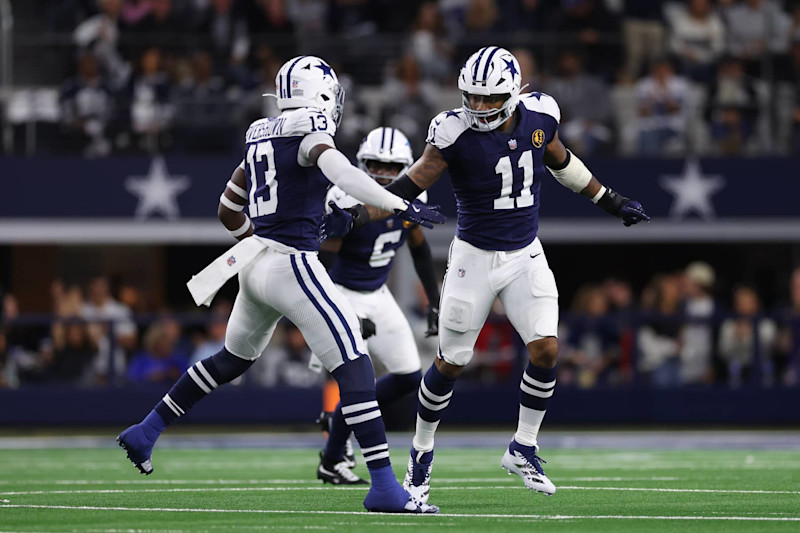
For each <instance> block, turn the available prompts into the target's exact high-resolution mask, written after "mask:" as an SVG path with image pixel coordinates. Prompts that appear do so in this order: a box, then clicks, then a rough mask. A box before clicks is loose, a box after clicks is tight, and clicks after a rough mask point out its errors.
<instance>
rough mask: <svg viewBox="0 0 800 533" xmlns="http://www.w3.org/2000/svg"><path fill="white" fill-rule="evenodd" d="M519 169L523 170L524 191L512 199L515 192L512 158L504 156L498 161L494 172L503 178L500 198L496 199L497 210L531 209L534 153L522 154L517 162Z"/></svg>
mask: <svg viewBox="0 0 800 533" xmlns="http://www.w3.org/2000/svg"><path fill="white" fill-rule="evenodd" d="M517 167H519V168H521V169H522V190H521V191H520V193H519V196H517V197H516V198H511V193H512V192H513V190H514V171H513V169H512V167H511V158H510V157H509V156H503V157H501V158H500V160H499V161H497V165H496V166H495V167H494V171H495V172H496V173H498V174H500V176H501V177H502V180H503V182H502V185H501V188H500V198H495V199H494V208H495V209H514V208H515V207H530V206H532V205H533V191H531V187H532V186H533V152H532V151H531V150H526V151H524V152H522V154H521V155H520V158H519V162H517Z"/></svg>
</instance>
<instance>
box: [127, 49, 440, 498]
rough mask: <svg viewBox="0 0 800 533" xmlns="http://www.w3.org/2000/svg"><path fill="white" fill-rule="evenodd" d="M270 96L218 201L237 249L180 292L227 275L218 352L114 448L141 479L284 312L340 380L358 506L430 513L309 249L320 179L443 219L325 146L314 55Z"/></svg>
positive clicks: (331, 107) (292, 68)
mask: <svg viewBox="0 0 800 533" xmlns="http://www.w3.org/2000/svg"><path fill="white" fill-rule="evenodd" d="M276 92H277V93H278V94H277V97H278V107H279V109H281V111H282V113H281V114H280V115H279V116H278V117H274V118H266V119H261V120H257V121H255V122H254V123H253V124H251V125H250V128H249V129H248V130H247V134H246V146H245V158H244V161H243V162H242V164H241V165H240V166H239V168H237V169H236V170H235V171H234V172H233V175H232V177H231V180H230V181H229V182H228V184H227V187H226V190H225V191H224V192H223V194H222V196H220V206H219V210H218V215H219V218H220V220H221V221H222V223H223V224H224V225H225V227H226V228H227V229H228V230H229V231H230V232H231V234H232V235H233V236H234V237H236V238H237V239H242V240H241V242H240V243H239V244H237V245H236V246H234V247H233V248H231V249H230V250H229V251H228V252H226V253H225V254H223V255H222V256H220V258H218V259H217V260H215V261H214V262H213V263H212V264H211V265H209V266H208V267H207V268H206V269H204V270H203V272H201V273H200V274H198V276H196V277H195V278H193V280H192V281H191V282H190V283H189V286H190V290H192V295H193V296H194V297H195V301H197V302H203V303H208V302H210V299H211V298H213V294H214V293H215V292H216V290H218V289H219V287H221V285H222V284H224V282H225V281H226V280H227V279H228V278H229V277H231V276H232V275H233V273H234V272H237V271H238V274H239V286H240V288H239V294H238V295H237V297H236V302H235V304H234V307H233V311H232V313H231V317H230V320H229V322H228V328H227V334H226V338H225V347H224V348H223V349H222V350H221V351H220V352H218V353H217V354H215V355H213V356H211V357H209V358H207V359H204V360H203V361H200V362H198V363H196V364H195V365H193V366H191V367H190V368H189V370H187V372H186V373H185V374H184V375H183V376H182V377H181V378H180V379H179V380H178V382H177V383H176V384H175V385H174V386H173V387H172V388H171V389H170V391H169V393H168V394H166V395H165V396H164V397H163V399H162V401H160V402H159V403H158V405H156V407H155V408H154V409H153V411H151V413H150V414H149V415H148V416H147V417H146V418H145V419H144V420H143V421H142V422H141V423H139V424H135V425H133V426H131V427H129V428H128V429H126V430H125V431H123V432H122V433H121V434H120V435H119V437H118V442H119V444H120V445H121V446H122V447H123V448H125V449H126V450H127V452H128V458H129V459H130V460H131V461H132V462H133V463H134V465H136V466H137V467H138V468H139V469H140V471H141V472H143V473H146V474H149V473H150V472H152V470H153V468H152V465H151V462H150V457H151V453H152V448H153V445H154V444H155V441H156V439H157V438H158V436H159V435H160V434H161V432H162V431H163V430H164V429H165V427H166V426H167V425H168V424H170V423H172V422H174V421H175V420H177V419H178V418H179V417H180V416H181V415H183V414H185V413H186V412H188V411H189V409H190V408H191V407H192V406H193V405H194V404H195V403H196V402H197V401H199V400H201V399H202V398H204V397H205V396H206V395H207V394H208V393H210V392H211V391H212V390H214V389H216V388H217V387H218V386H220V385H222V384H223V383H227V382H229V381H231V380H233V379H235V378H236V377H238V376H239V375H241V374H242V373H243V372H244V371H246V370H247V369H248V368H249V367H250V366H251V365H252V363H253V361H254V360H255V359H256V358H258V357H259V356H260V355H261V353H262V352H263V350H264V348H265V347H266V345H267V343H268V342H269V339H270V337H271V336H272V333H273V331H274V330H275V326H276V324H277V323H278V320H279V319H280V318H281V316H284V315H285V316H286V317H287V318H289V319H290V320H291V321H292V322H293V323H294V324H295V325H297V327H298V328H299V329H300V331H301V332H302V333H303V336H304V337H305V339H306V342H307V343H308V345H309V347H311V348H312V349H313V351H314V353H316V354H317V356H318V357H319V358H320V360H321V361H322V363H323V364H324V365H325V367H326V368H327V369H328V371H329V372H331V374H332V375H333V376H334V377H335V378H336V380H337V381H338V383H339V388H340V390H341V398H342V411H343V412H344V413H345V415H346V418H345V422H346V423H347V425H348V426H349V427H350V429H352V430H353V432H354V433H355V436H356V439H358V441H359V443H360V445H361V449H362V451H363V452H364V458H365V460H366V463H367V466H368V467H369V471H370V475H371V477H372V487H371V488H370V491H369V493H368V494H367V497H366V499H365V500H364V506H365V507H366V508H367V509H369V510H371V511H389V512H438V509H437V508H436V507H434V506H428V505H426V504H420V503H417V502H415V501H413V500H412V499H411V498H410V497H409V495H408V493H407V492H406V491H405V490H403V488H402V487H401V486H400V485H399V484H398V483H397V480H396V479H395V477H394V473H393V472H392V469H391V465H390V463H389V450H388V444H387V442H386V434H385V430H384V426H383V419H382V418H381V412H380V409H379V408H378V403H377V402H376V401H375V376H374V372H373V369H372V364H371V362H370V360H369V357H366V356H365V354H366V348H365V346H364V342H363V340H362V339H361V332H360V330H359V324H358V320H357V318H356V315H355V313H354V312H353V309H352V307H351V306H350V304H349V303H348V301H347V299H346V298H345V297H344V296H343V295H342V294H341V293H340V292H339V291H338V289H336V287H335V286H334V285H333V282H331V280H330V278H329V277H328V274H327V272H326V271H325V269H324V268H323V266H322V265H321V264H320V262H319V260H318V259H317V250H318V247H319V241H318V232H319V226H320V221H321V219H322V216H323V207H324V199H325V195H326V192H327V190H328V187H329V185H330V182H333V183H334V184H336V185H338V186H339V187H341V188H342V189H343V190H345V191H347V192H348V193H350V194H352V195H353V196H355V197H356V198H360V199H361V200H364V201H368V202H377V205H381V207H382V208H383V209H388V210H391V211H394V212H395V213H398V214H399V216H400V217H401V218H402V219H404V220H408V221H410V222H412V223H422V224H427V225H429V226H430V222H429V221H431V220H434V221H438V222H441V221H443V217H442V216H441V215H440V214H438V213H437V212H436V211H435V210H432V209H429V208H428V207H426V206H425V205H424V204H421V203H419V202H413V203H409V202H406V201H404V200H402V199H400V198H398V197H397V196H395V195H393V194H391V193H389V192H388V191H386V190H385V189H383V188H382V187H381V186H380V185H378V184H377V183H375V181H374V180H372V179H371V178H370V177H369V176H367V175H366V174H364V172H362V171H361V170H359V169H357V168H356V167H354V166H353V165H351V164H350V161H349V160H348V159H347V158H346V157H345V156H344V155H343V154H342V153H341V152H339V151H338V150H336V149H335V145H334V142H333V135H334V134H335V132H336V127H337V125H338V123H339V119H340V118H341V113H342V104H343V102H344V92H343V90H342V88H341V86H340V85H339V83H338V80H337V78H336V74H335V73H334V72H333V70H332V69H331V67H330V66H329V65H328V64H327V63H326V62H325V61H323V60H321V59H319V58H317V57H313V56H301V57H297V58H294V59H292V60H290V61H289V62H287V63H286V64H284V65H283V67H282V68H281V69H280V71H279V72H278V76H277V79H276ZM329 180H330V182H329ZM245 208H247V214H245V212H244V210H245ZM248 215H249V216H248ZM251 221H252V222H251ZM251 235H252V236H251ZM264 408H265V409H269V408H270V406H264ZM198 466H199V467H201V468H202V465H198Z"/></svg>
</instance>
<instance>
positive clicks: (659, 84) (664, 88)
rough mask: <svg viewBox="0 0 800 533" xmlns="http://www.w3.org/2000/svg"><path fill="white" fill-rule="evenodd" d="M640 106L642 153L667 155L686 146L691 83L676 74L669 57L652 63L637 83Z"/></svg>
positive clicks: (639, 123)
mask: <svg viewBox="0 0 800 533" xmlns="http://www.w3.org/2000/svg"><path fill="white" fill-rule="evenodd" d="M636 93H637V94H636V96H637V101H638V110H639V120H638V129H639V153H640V154H642V155H664V154H665V153H675V152H679V151H680V150H681V149H682V148H683V142H684V136H685V132H686V115H687V110H688V100H689V98H690V93H689V84H688V83H687V81H686V80H685V79H684V78H682V77H680V76H676V75H675V70H674V68H673V67H672V64H671V63H670V62H669V61H668V60H666V59H660V60H658V61H656V62H655V63H653V66H652V67H651V69H650V75H649V76H647V77H645V78H643V79H642V80H640V81H639V83H638V84H637V87H636Z"/></svg>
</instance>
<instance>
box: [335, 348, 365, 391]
mask: <svg viewBox="0 0 800 533" xmlns="http://www.w3.org/2000/svg"><path fill="white" fill-rule="evenodd" d="M331 375H333V377H334V378H335V379H336V381H337V383H338V384H339V391H340V392H341V393H342V394H347V393H351V392H371V393H373V394H374V393H375V370H374V369H373V368H372V362H371V361H370V360H369V357H367V356H361V357H359V358H357V359H353V360H351V361H347V362H346V363H345V364H343V365H340V366H339V367H337V368H336V369H334V370H333V371H332V372H331Z"/></svg>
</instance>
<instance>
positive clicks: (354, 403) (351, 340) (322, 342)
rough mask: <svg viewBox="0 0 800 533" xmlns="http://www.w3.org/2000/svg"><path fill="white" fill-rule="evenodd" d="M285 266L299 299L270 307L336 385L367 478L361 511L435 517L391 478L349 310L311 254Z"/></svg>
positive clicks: (370, 378) (368, 372)
mask: <svg viewBox="0 0 800 533" xmlns="http://www.w3.org/2000/svg"><path fill="white" fill-rule="evenodd" d="M287 264H288V268H290V269H291V270H292V272H293V274H294V276H295V280H296V283H295V285H296V286H297V287H299V288H300V289H301V290H302V291H303V293H304V295H305V297H304V298H297V297H292V296H291V295H286V294H281V295H279V297H280V298H279V299H277V300H276V302H275V307H276V308H278V309H280V310H282V311H284V313H285V314H286V316H287V317H288V318H289V319H290V320H291V321H292V322H294V323H295V324H296V325H297V327H298V328H300V331H301V332H302V333H303V336H304V337H305V339H306V342H307V343H308V345H309V347H310V348H311V350H312V351H313V352H314V353H315V354H316V355H317V357H319V359H320V361H322V364H323V365H324V366H325V367H326V368H327V369H328V371H329V372H330V373H331V375H332V376H333V377H334V378H335V379H336V381H337V382H338V383H339V393H340V396H341V405H342V413H343V414H344V420H345V423H346V424H347V426H348V427H349V428H350V430H352V431H353V433H354V434H355V436H356V439H357V440H358V443H359V445H360V446H361V452H362V454H363V455H364V461H365V462H366V463H367V468H368V469H369V473H370V477H371V479H372V487H371V488H370V491H369V493H368V494H367V497H366V499H365V500H364V506H365V507H366V508H367V509H368V510H370V511H386V512H438V508H436V507H434V506H428V505H424V504H418V503H416V502H414V501H412V500H411V499H410V497H409V495H408V493H407V492H406V491H404V490H403V488H402V487H400V485H399V484H398V483H397V480H396V479H395V477H394V472H392V467H391V464H390V461H389V444H388V443H387V440H386V430H385V428H384V425H383V418H382V417H381V411H380V408H379V407H378V402H377V401H376V399H375V374H374V371H373V369H372V363H371V362H370V359H369V357H368V356H367V355H366V347H365V345H364V341H363V339H361V332H360V329H359V323H358V318H357V317H356V314H355V312H354V311H353V309H352V307H351V306H350V304H349V303H348V301H347V299H346V298H345V297H344V296H343V295H342V294H341V293H340V292H339V290H338V289H336V287H335V285H334V284H333V282H332V281H331V280H330V278H329V277H328V273H327V272H326V271H325V268H324V267H323V266H322V264H321V263H320V262H319V260H318V259H317V256H316V254H307V253H300V254H293V255H289V256H287ZM284 292H285V291H284Z"/></svg>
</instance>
